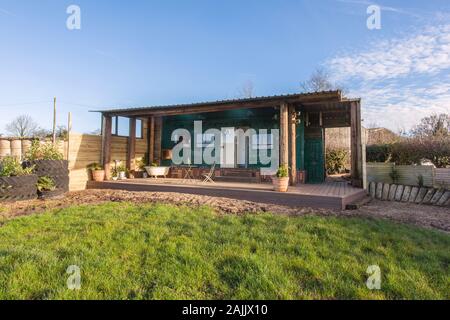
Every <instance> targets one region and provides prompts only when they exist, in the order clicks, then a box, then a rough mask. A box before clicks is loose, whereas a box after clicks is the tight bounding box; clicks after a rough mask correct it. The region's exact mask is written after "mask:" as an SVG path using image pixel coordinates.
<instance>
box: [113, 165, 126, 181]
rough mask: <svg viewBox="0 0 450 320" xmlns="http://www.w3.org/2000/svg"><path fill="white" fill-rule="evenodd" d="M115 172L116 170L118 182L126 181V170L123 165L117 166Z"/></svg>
mask: <svg viewBox="0 0 450 320" xmlns="http://www.w3.org/2000/svg"><path fill="white" fill-rule="evenodd" d="M115 170H116V174H117V178H118V179H119V180H126V179H127V172H128V170H127V168H126V167H125V166H124V165H123V164H121V165H118V166H117V167H116V169H115Z"/></svg>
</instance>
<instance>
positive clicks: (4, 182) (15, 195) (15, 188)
mask: <svg viewBox="0 0 450 320" xmlns="http://www.w3.org/2000/svg"><path fill="white" fill-rule="evenodd" d="M33 169H34V168H33V167H23V166H22V164H21V163H20V161H19V160H17V159H16V158H14V157H11V156H7V157H5V158H3V160H2V161H0V201H17V200H28V199H35V198H36V196H37V192H36V183H37V179H38V178H37V176H36V175H35V174H33Z"/></svg>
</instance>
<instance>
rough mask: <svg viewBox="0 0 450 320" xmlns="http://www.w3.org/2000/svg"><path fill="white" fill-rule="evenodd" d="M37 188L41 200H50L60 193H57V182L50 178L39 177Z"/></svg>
mask: <svg viewBox="0 0 450 320" xmlns="http://www.w3.org/2000/svg"><path fill="white" fill-rule="evenodd" d="M36 186H37V190H38V196H39V199H48V198H52V197H54V196H57V195H59V193H58V192H55V190H56V185H55V182H54V181H53V179H52V178H51V177H49V176H43V177H39V178H38V181H37V184H36Z"/></svg>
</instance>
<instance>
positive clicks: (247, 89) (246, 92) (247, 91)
mask: <svg viewBox="0 0 450 320" xmlns="http://www.w3.org/2000/svg"><path fill="white" fill-rule="evenodd" d="M254 91H255V86H254V85H253V81H251V80H247V81H246V82H245V83H244V84H243V85H242V87H241V88H240V89H239V98H253V97H254V96H255V95H254Z"/></svg>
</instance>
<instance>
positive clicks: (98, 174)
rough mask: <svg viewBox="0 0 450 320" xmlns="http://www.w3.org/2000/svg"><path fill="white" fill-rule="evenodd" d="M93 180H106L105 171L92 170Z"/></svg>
mask: <svg viewBox="0 0 450 320" xmlns="http://www.w3.org/2000/svg"><path fill="white" fill-rule="evenodd" d="M92 179H93V180H94V181H97V182H102V181H103V180H105V170H92Z"/></svg>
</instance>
